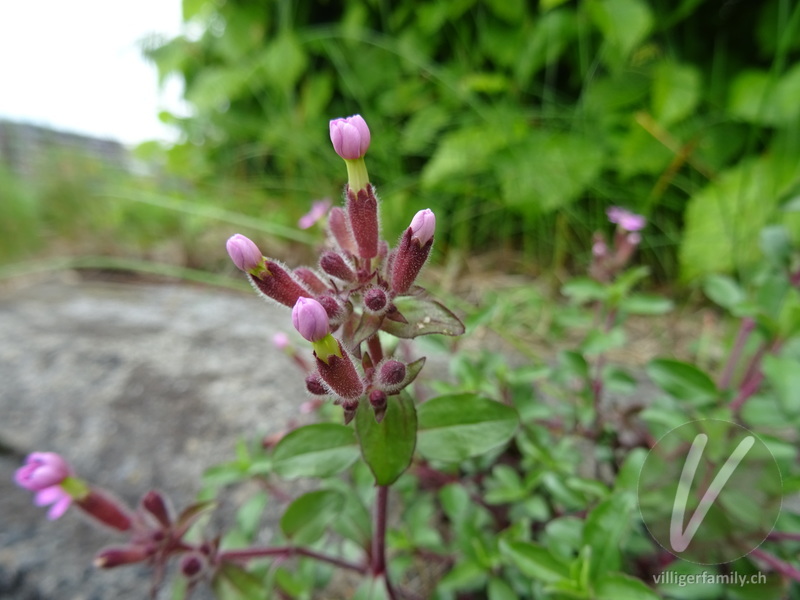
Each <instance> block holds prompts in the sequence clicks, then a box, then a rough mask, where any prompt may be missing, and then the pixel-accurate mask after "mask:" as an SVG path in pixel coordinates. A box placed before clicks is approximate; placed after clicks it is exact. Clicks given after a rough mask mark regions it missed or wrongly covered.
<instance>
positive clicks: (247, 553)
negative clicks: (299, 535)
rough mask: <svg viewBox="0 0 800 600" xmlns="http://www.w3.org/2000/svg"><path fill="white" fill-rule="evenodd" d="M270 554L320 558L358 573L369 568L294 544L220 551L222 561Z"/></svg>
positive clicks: (247, 558) (321, 560)
mask: <svg viewBox="0 0 800 600" xmlns="http://www.w3.org/2000/svg"><path fill="white" fill-rule="evenodd" d="M269 556H280V557H290V556H305V557H307V558H313V559H314V560H318V561H320V562H326V563H329V564H332V565H336V566H337V567H341V568H343V569H350V570H351V571H356V572H358V573H366V572H367V569H366V568H365V567H364V565H357V564H355V563H352V562H349V561H346V560H343V559H341V558H336V557H335V556H328V555H327V554H320V553H319V552H315V551H314V550H308V549H306V548H295V547H293V546H275V547H272V548H243V549H241V550H227V551H225V552H221V553H220V555H219V560H220V561H221V562H224V561H236V560H244V561H246V560H251V559H254V558H266V557H269Z"/></svg>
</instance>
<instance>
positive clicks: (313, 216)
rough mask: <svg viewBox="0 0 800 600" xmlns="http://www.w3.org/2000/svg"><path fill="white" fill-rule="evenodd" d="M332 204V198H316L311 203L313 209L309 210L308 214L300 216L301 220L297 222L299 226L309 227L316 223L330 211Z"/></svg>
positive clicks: (301, 227) (302, 227)
mask: <svg viewBox="0 0 800 600" xmlns="http://www.w3.org/2000/svg"><path fill="white" fill-rule="evenodd" d="M330 206H331V200H330V198H323V199H322V200H315V201H314V202H313V203H312V204H311V210H309V211H308V212H307V213H306V214H304V215H303V216H302V217H300V220H299V221H298V222H297V226H298V227H299V228H300V229H308V228H309V227H311V226H312V225H313V224H314V223H316V222H317V221H319V220H320V219H321V218H322V217H324V216H325V214H326V213H327V212H328V209H329V208H330Z"/></svg>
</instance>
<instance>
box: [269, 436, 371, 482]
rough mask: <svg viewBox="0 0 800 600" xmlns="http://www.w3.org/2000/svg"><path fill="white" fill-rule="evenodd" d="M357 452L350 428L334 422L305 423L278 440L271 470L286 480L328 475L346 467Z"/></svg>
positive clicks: (354, 459) (354, 458)
mask: <svg viewBox="0 0 800 600" xmlns="http://www.w3.org/2000/svg"><path fill="white" fill-rule="evenodd" d="M358 455H359V450H358V443H357V441H356V436H355V433H354V432H353V430H352V429H351V428H350V427H345V426H344V425H338V424H334V423H319V424H316V425H306V426H304V427H300V428H298V429H295V430H294V431H292V432H290V433H288V434H287V435H286V436H285V437H284V438H283V439H281V441H280V442H278V445H277V446H275V450H274V452H273V461H274V462H273V469H274V470H275V472H276V473H277V474H278V475H280V476H281V477H283V478H285V479H297V478H298V477H330V476H331V475H336V474H337V473H341V472H342V471H344V470H345V469H347V468H348V467H349V466H350V465H352V464H353V463H354V462H355V461H356V460H357V459H358Z"/></svg>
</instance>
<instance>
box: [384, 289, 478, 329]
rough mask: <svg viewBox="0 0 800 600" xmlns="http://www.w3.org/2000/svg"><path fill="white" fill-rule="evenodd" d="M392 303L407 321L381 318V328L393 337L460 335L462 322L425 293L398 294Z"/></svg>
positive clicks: (462, 327) (462, 326)
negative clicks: (434, 334) (433, 334)
mask: <svg viewBox="0 0 800 600" xmlns="http://www.w3.org/2000/svg"><path fill="white" fill-rule="evenodd" d="M394 305H395V306H396V307H397V310H399V311H400V314H402V315H403V317H404V318H405V320H406V321H408V322H407V323H400V322H398V321H392V320H390V319H388V318H385V319H384V320H383V325H381V329H382V330H383V331H385V332H386V333H389V334H391V335H393V336H395V337H399V338H403V339H413V338H415V337H418V336H420V335H430V334H432V333H440V334H443V335H461V334H462V333H464V324H463V323H462V322H461V320H460V319H459V318H458V317H457V316H456V315H454V314H453V313H452V312H451V311H450V310H449V309H448V308H447V307H445V306H444V305H442V304H441V303H439V302H437V301H436V300H434V299H432V298H429V297H427V296H426V295H425V294H419V295H416V296H400V297H398V298H395V300H394Z"/></svg>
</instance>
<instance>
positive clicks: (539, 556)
mask: <svg viewBox="0 0 800 600" xmlns="http://www.w3.org/2000/svg"><path fill="white" fill-rule="evenodd" d="M500 553H501V554H502V555H503V557H504V558H505V559H506V560H508V561H509V562H510V563H511V564H512V565H514V566H515V567H517V568H518V569H519V570H520V571H522V573H523V574H524V575H526V576H528V577H531V578H533V579H535V580H538V581H543V582H545V583H557V582H560V581H563V580H564V579H568V578H569V566H568V565H567V564H566V563H565V562H562V561H561V560H559V559H557V558H556V557H554V556H553V555H552V554H550V552H549V551H548V550H547V549H546V548H543V547H542V546H539V545H537V544H533V543H531V542H520V541H507V540H504V539H501V540H500Z"/></svg>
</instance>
